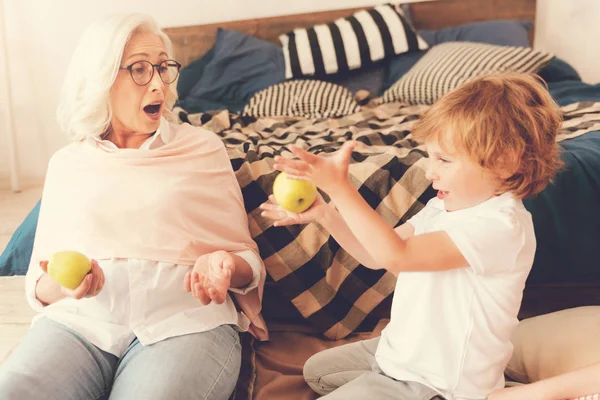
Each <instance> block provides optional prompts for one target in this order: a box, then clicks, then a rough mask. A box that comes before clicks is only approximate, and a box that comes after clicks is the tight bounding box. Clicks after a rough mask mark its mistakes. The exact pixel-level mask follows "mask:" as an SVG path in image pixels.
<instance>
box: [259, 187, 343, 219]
mask: <svg viewBox="0 0 600 400" xmlns="http://www.w3.org/2000/svg"><path fill="white" fill-rule="evenodd" d="M330 207H331V206H330V205H329V204H327V203H326V202H325V200H324V199H323V196H321V194H320V193H317V197H316V198H315V201H314V202H313V203H312V205H311V206H310V207H309V208H308V209H307V210H306V211H304V212H301V213H299V214H297V213H293V212H290V211H286V210H284V209H283V207H281V206H280V205H279V204H277V201H276V200H275V196H273V195H270V196H269V201H266V202H264V203H262V204H261V205H260V208H261V210H263V211H262V212H261V213H260V215H262V216H263V217H266V218H269V219H273V220H275V222H274V223H273V225H274V226H287V225H297V224H301V225H302V224H308V223H309V222H312V221H316V220H319V219H320V218H321V217H323V216H324V215H325V213H326V212H327V209H328V208H330Z"/></svg>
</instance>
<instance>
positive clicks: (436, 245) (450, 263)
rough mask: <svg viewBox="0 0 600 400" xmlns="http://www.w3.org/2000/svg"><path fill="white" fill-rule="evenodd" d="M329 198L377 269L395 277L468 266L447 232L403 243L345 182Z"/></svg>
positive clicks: (407, 240) (425, 235)
mask: <svg viewBox="0 0 600 400" xmlns="http://www.w3.org/2000/svg"><path fill="white" fill-rule="evenodd" d="M328 194H329V195H330V196H331V199H332V201H333V202H334V203H335V204H336V206H337V208H338V210H339V212H340V214H341V216H342V217H343V218H344V220H345V221H346V223H347V224H348V226H349V227H350V230H351V231H352V233H353V234H354V235H355V236H356V238H357V239H358V240H359V242H360V243H362V244H363V246H364V247H365V249H367V251H368V252H369V254H370V255H371V257H372V258H373V259H374V261H375V263H376V264H377V265H380V266H381V267H382V268H385V269H387V270H388V271H390V272H392V273H394V274H398V273H400V272H402V271H435V270H447V269H453V268H461V267H466V266H468V263H467V261H466V260H465V258H464V257H463V255H462V254H461V252H460V251H459V250H458V248H457V247H456V245H455V244H454V242H453V241H452V239H451V238H450V236H449V235H448V234H447V233H446V232H441V231H440V232H432V233H427V234H424V235H418V236H412V237H410V238H408V239H403V238H402V237H401V236H400V235H398V233H397V232H395V231H394V229H392V228H391V227H390V226H389V225H387V223H386V222H385V221H384V220H383V218H381V217H380V216H379V214H377V212H376V211H375V210H373V209H372V208H371V207H370V206H369V205H368V204H367V202H365V200H364V199H363V198H362V196H361V195H360V194H359V193H358V191H357V190H356V189H355V188H354V187H353V186H352V184H351V183H350V182H349V181H347V182H340V183H339V184H336V185H332V186H331V188H330V191H329V192H328Z"/></svg>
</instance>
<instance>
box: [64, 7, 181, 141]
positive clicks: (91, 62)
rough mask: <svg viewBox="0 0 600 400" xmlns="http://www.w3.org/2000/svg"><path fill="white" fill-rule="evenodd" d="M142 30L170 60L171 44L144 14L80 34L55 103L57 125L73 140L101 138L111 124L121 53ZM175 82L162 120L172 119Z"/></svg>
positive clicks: (120, 18)
mask: <svg viewBox="0 0 600 400" xmlns="http://www.w3.org/2000/svg"><path fill="white" fill-rule="evenodd" d="M139 30H143V31H149V32H152V33H155V34H156V35H158V36H159V37H160V38H161V39H162V40H163V43H164V45H165V48H166V50H167V54H168V56H169V58H172V56H173V50H172V45H171V40H170V39H169V37H168V36H167V35H166V34H165V33H164V32H163V31H162V30H161V29H160V28H159V26H158V24H157V22H156V20H155V19H154V18H152V17H151V16H149V15H146V14H117V15H112V16H110V17H108V18H106V19H103V20H100V21H98V22H96V23H94V24H92V25H91V26H90V27H89V28H88V29H87V30H86V31H85V33H84V34H83V36H82V37H81V39H80V40H79V43H78V45H77V48H76V49H75V52H74V53H73V57H72V58H71V62H70V64H69V67H68V68H67V73H66V77H65V82H64V84H63V88H62V93H61V96H60V99H59V103H58V111H57V117H58V123H59V124H60V126H61V128H62V129H63V130H64V131H65V132H66V133H67V134H68V135H69V136H71V137H72V138H73V139H74V140H81V139H84V138H86V137H88V136H95V137H101V136H102V134H104V133H105V132H107V131H108V129H109V127H110V122H111V120H112V116H113V113H112V109H111V106H110V90H111V88H112V86H113V83H114V82H115V79H116V78H117V73H118V72H119V67H120V66H121V62H122V58H123V51H124V50H125V46H126V45H127V43H128V42H129V39H130V38H131V36H132V34H133V33H134V32H136V31H139ZM176 86H177V82H173V83H172V84H171V85H170V87H169V91H168V93H167V98H166V99H165V109H164V110H165V111H164V116H165V118H167V119H173V114H172V111H171V110H172V108H173V104H175V101H176V100H177V91H176Z"/></svg>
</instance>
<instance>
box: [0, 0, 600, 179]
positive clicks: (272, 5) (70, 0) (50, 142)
mask: <svg viewBox="0 0 600 400" xmlns="http://www.w3.org/2000/svg"><path fill="white" fill-rule="evenodd" d="M1 1H2V0H0V2H1ZM417 1H418V0H417ZM382 2H383V1H381V0H303V1H297V2H292V1H290V2H286V1H282V0H255V1H249V0H220V1H208V0H177V1H165V0H126V1H124V0H99V1H92V0H4V9H5V20H6V36H7V39H8V54H9V75H10V79H11V84H12V93H11V99H12V105H13V108H14V115H15V121H14V126H15V129H16V135H17V150H18V160H19V172H20V176H21V179H22V181H23V183H24V184H25V185H28V184H30V183H31V182H41V181H43V177H44V174H45V170H46V164H47V162H48V159H49V157H50V156H51V155H52V153H54V152H55V151H56V150H57V149H58V148H60V147H62V146H63V145H65V144H66V143H67V138H66V137H65V136H64V135H63V134H62V133H61V132H60V131H59V130H58V126H57V123H56V119H55V111H56V104H57V97H58V93H59V90H60V87H61V84H62V81H63V79H64V74H65V69H66V66H67V64H68V61H69V58H70V56H71V54H72V52H73V50H74V48H75V45H76V43H77V40H78V38H79V37H80V36H81V34H82V33H83V31H84V30H85V28H86V27H87V26H88V25H89V23H90V22H91V21H93V20H95V19H97V18H99V17H102V16H104V15H107V14H111V13H114V12H133V11H137V12H147V13H150V14H152V15H154V16H155V17H156V18H157V19H158V21H159V23H160V24H161V25H162V26H165V27H168V26H183V25H194V24H202V23H212V22H221V21H231V20H239V19H248V18H255V17H267V16H276V15H285V14H295V13H303V12H311V11H320V10H330V9H341V8H350V7H359V6H367V5H374V4H379V3H382ZM538 2H539V5H538V17H539V18H538V21H536V23H537V26H538V32H536V46H538V47H541V48H544V49H547V50H551V51H554V52H555V53H556V54H557V55H559V57H561V58H563V59H566V60H567V61H569V62H571V63H572V64H573V65H575V67H576V68H577V69H578V71H579V72H580V73H582V76H583V77H584V78H585V79H586V80H587V81H589V82H597V81H600V68H598V66H599V65H600V62H599V61H600V60H599V58H598V57H600V52H598V51H596V52H595V53H596V54H595V55H593V56H590V55H589V54H594V51H592V50H594V49H592V48H591V46H592V40H593V39H592V38H600V24H599V23H598V21H593V19H597V18H598V17H597V16H600V2H598V1H597V0H576V1H573V2H572V1H570V0H538ZM557 27H559V29H557ZM588 49H589V51H588V56H586V57H587V58H586V57H584V56H583V54H585V53H584V50H588ZM590 57H596V58H595V62H593V63H592V61H591V60H592V58H590ZM0 68H2V66H1V63H0ZM1 73H2V71H1V70H0V77H1V76H2V75H1ZM3 85H4V84H3V83H2V82H1V81H0V118H5V116H6V109H7V105H6V103H5V101H3V100H2V99H3V98H5V97H4V95H3V94H2V93H1V92H2V91H5V88H4V87H3ZM5 126H6V125H5V124H3V123H0V188H7V187H8V176H9V175H8V156H7V153H6V144H7V139H6V138H7V132H6V128H5Z"/></svg>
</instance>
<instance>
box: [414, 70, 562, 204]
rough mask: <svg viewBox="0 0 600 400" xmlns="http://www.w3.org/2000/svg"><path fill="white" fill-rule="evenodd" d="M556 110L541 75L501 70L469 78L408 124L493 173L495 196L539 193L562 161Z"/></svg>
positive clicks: (421, 139) (420, 136)
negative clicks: (496, 181) (496, 177)
mask: <svg viewBox="0 0 600 400" xmlns="http://www.w3.org/2000/svg"><path fill="white" fill-rule="evenodd" d="M561 121H562V115H561V112H560V110H559V108H558V106H557V104H556V103H555V102H554V100H553V99H552V97H551V96H550V93H548V91H547V90H546V86H545V83H544V82H543V81H542V80H541V78H539V77H537V76H534V75H530V74H516V73H504V74H495V75H488V76H484V77H479V78H476V79H474V80H472V81H469V82H467V83H465V84H463V85H461V86H460V87H458V88H457V89H455V90H453V91H452V92H450V93H448V94H447V95H446V96H444V97H443V98H442V99H440V100H438V101H437V102H436V103H435V104H434V105H433V106H432V107H431V108H430V109H429V110H428V111H427V112H426V113H425V115H424V116H423V118H421V119H420V120H419V121H418V122H416V123H415V125H414V127H413V138H414V139H415V140H417V141H419V142H425V141H428V140H435V139H437V140H439V142H440V144H441V145H442V146H444V147H446V148H452V149H454V150H455V151H456V152H459V153H461V154H466V155H467V156H468V157H469V158H470V159H472V160H473V161H475V162H476V163H478V164H479V165H481V166H482V167H483V168H486V169H488V170H492V171H494V172H496V173H498V174H500V173H501V172H502V175H503V184H502V185H501V187H500V188H499V194H500V193H504V192H507V191H510V192H513V193H514V195H515V196H516V197H518V198H524V197H528V196H532V195H535V194H537V193H539V192H541V191H542V190H543V189H544V188H545V187H546V185H547V184H548V183H549V182H551V180H552V178H553V177H554V175H555V174H556V172H557V171H558V170H559V169H560V167H561V166H562V165H563V162H562V160H561V158H560V150H559V146H558V144H557V143H556V135H557V133H558V129H559V127H560V124H561Z"/></svg>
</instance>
